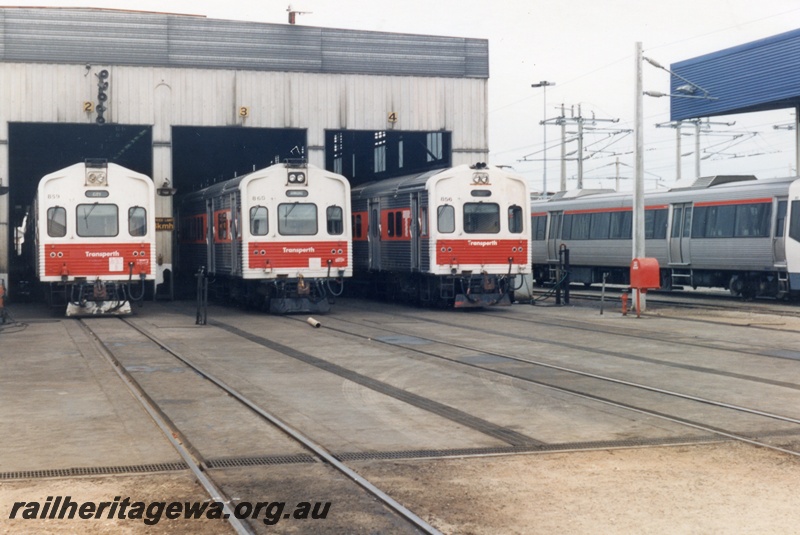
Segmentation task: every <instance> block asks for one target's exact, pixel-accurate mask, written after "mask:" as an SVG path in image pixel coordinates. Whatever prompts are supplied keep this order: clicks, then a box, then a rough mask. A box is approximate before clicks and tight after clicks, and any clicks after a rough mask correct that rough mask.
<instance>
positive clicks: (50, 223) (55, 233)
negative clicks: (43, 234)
mask: <svg viewBox="0 0 800 535" xmlns="http://www.w3.org/2000/svg"><path fill="white" fill-rule="evenodd" d="M47 235H48V236H50V237H52V238H63V237H64V236H66V235H67V210H66V208H64V207H62V206H54V207H53V208H48V209H47Z"/></svg>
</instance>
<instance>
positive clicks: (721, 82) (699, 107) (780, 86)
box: [670, 30, 800, 121]
mask: <svg viewBox="0 0 800 535" xmlns="http://www.w3.org/2000/svg"><path fill="white" fill-rule="evenodd" d="M670 67H671V69H670V70H672V71H673V72H674V73H677V74H679V75H680V76H682V77H683V78H686V79H687V80H689V81H691V82H692V83H694V84H697V85H698V86H700V87H702V88H704V89H706V90H708V91H709V94H710V95H711V96H713V97H716V98H717V99H718V100H705V99H693V98H680V97H673V98H672V99H671V102H670V117H671V119H672V120H673V121H680V120H683V119H690V118H696V117H710V116H714V115H725V114H733V113H742V112H747V111H761V110H770V109H779V108H787V107H792V106H797V105H799V104H800V30H794V31H791V32H786V33H782V34H780V35H776V36H773V37H769V38H767V39H761V40H759V41H753V42H751V43H747V44H744V45H740V46H737V47H733V48H729V49H726V50H721V51H719V52H714V53H712V54H706V55H704V56H699V57H696V58H693V59H688V60H685V61H681V62H679V63H674V64H672V65H671V66H670ZM685 84H686V82H685V81H683V80H680V79H678V78H677V77H675V76H672V77H671V87H670V92H671V93H673V94H675V93H676V89H677V88H678V87H680V86H682V85H685ZM695 95H702V92H699V91H698V92H696V93H695Z"/></svg>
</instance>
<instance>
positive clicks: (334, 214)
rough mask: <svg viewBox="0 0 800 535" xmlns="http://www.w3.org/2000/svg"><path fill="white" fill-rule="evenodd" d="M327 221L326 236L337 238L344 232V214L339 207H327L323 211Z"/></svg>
mask: <svg viewBox="0 0 800 535" xmlns="http://www.w3.org/2000/svg"><path fill="white" fill-rule="evenodd" d="M325 214H326V216H327V219H328V234H330V235H331V236H337V235H339V234H342V233H343V232H344V213H343V212H342V207H341V206H328V209H327V210H326V211H325Z"/></svg>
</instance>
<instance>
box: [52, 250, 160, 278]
mask: <svg viewBox="0 0 800 535" xmlns="http://www.w3.org/2000/svg"><path fill="white" fill-rule="evenodd" d="M150 249H151V245H150V244H149V243H92V244H87V243H81V244H61V243H58V244H55V243H49V244H45V245H44V276H46V277H58V276H62V275H68V276H70V277H104V278H108V277H109V276H111V277H118V278H120V279H124V278H127V277H128V276H129V273H130V266H129V264H130V263H131V262H132V263H133V275H134V276H138V275H140V274H142V273H144V274H145V275H149V274H151V273H152V265H151V259H150V254H151V252H150Z"/></svg>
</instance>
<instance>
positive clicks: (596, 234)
mask: <svg viewBox="0 0 800 535" xmlns="http://www.w3.org/2000/svg"><path fill="white" fill-rule="evenodd" d="M590 225H591V226H590V227H589V239H590V240H607V239H608V235H609V228H610V226H611V212H597V213H595V214H592V217H591V222H590Z"/></svg>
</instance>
